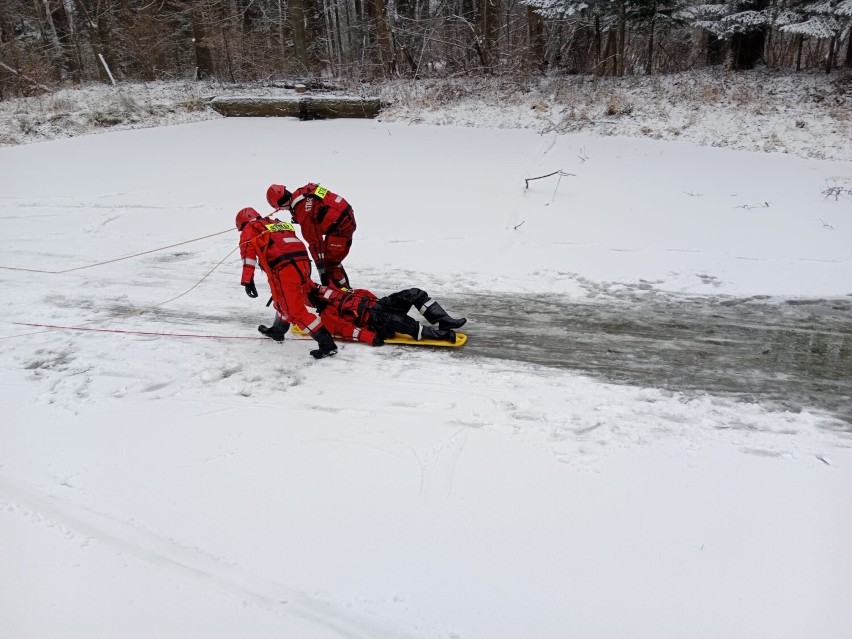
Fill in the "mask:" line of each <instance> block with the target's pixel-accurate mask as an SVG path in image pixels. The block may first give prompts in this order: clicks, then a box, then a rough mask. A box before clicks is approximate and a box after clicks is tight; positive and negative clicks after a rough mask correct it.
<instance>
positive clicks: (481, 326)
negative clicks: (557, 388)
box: [445, 292, 852, 431]
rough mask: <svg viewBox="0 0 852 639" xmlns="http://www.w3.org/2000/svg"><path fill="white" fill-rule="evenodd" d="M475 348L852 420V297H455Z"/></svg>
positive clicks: (620, 379) (470, 348) (610, 377)
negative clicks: (594, 298)
mask: <svg viewBox="0 0 852 639" xmlns="http://www.w3.org/2000/svg"><path fill="white" fill-rule="evenodd" d="M445 306H446V307H447V308H448V309H459V311H460V314H461V313H466V314H467V317H468V318H469V321H470V324H469V327H466V328H467V330H468V332H469V334H470V336H471V339H470V341H469V342H468V344H467V345H466V346H465V348H464V350H463V351H462V353H464V355H466V356H474V355H476V356H485V357H494V358H505V359H513V360H520V361H525V362H532V363H536V364H542V365H545V366H555V367H560V368H566V369H571V370H575V371H577V372H580V373H585V374H589V375H592V376H595V377H599V378H602V379H604V380H606V381H608V382H615V383H625V384H633V385H637V386H648V387H657V388H666V389H670V390H676V391H687V392H689V391H695V392H707V393H711V394H721V395H727V396H736V397H737V398H739V399H741V400H742V401H746V402H759V403H761V404H765V405H767V406H768V407H770V408H777V409H779V410H788V411H794V412H798V411H799V410H802V409H806V408H814V409H819V410H824V411H827V412H829V413H830V414H832V415H833V416H835V417H838V418H840V419H842V420H844V421H845V422H846V424H847V426H848V430H850V431H852V399H850V398H852V297H846V298H839V299H789V300H784V299H767V298H761V297H750V298H718V297H700V296H678V295H674V294H668V293H657V292H647V293H645V294H642V295H637V294H636V293H635V292H628V293H624V294H623V295H618V294H615V295H614V294H612V293H608V294H607V296H606V298H605V299H601V300H600V301H593V302H581V303H577V302H574V301H571V300H569V299H566V298H562V297H559V296H551V297H545V298H542V297H540V296H528V297H523V296H522V297H517V296H513V297H511V298H502V297H494V296H491V295H476V296H471V297H465V298H463V299H447V300H446V304H445Z"/></svg>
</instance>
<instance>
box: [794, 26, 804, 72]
mask: <svg viewBox="0 0 852 639" xmlns="http://www.w3.org/2000/svg"><path fill="white" fill-rule="evenodd" d="M796 45H797V46H796V71H801V70H802V49H803V48H804V46H805V36H803V35H802V34H801V33H799V34H797V35H796Z"/></svg>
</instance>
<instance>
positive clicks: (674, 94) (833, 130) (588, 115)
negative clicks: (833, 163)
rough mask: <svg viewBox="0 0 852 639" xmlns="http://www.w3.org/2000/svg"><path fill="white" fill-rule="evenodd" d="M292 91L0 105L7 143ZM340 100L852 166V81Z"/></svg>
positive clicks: (192, 90)
mask: <svg viewBox="0 0 852 639" xmlns="http://www.w3.org/2000/svg"><path fill="white" fill-rule="evenodd" d="M291 86H292V84H287V83H284V82H280V83H274V82H267V83H253V84H246V83H243V84H213V83H193V82H185V81H184V82H180V81H176V82H150V83H127V84H120V85H118V86H116V87H112V86H107V85H103V84H89V85H85V86H83V87H76V88H67V89H62V90H59V91H57V92H55V93H52V94H49V95H42V96H37V97H31V98H21V99H16V100H7V101H4V102H0V145H2V146H8V145H17V144H29V143H34V142H41V141H47V140H52V139H57V138H63V137H72V136H76V135H83V134H89V133H98V132H104V131H111V130H122V129H129V128H142V127H152V126H164V125H171V124H180V123H186V122H196V121H201V120H207V119H212V118H218V117H221V116H220V115H218V114H216V113H215V112H214V111H213V110H212V109H210V108H209V106H208V102H209V100H210V99H212V98H214V97H223V96H228V97H236V96H264V97H276V96H280V97H284V96H292V95H293V90H292V88H288V87H291ZM336 92H337V93H340V94H350V95H351V94H357V95H362V96H369V97H381V98H382V99H384V100H387V101H388V102H389V103H390V106H389V107H388V108H387V109H385V110H384V111H383V112H382V114H381V116H380V118H379V119H380V120H384V121H387V122H407V123H409V124H412V125H416V124H434V125H441V126H464V127H488V128H499V129H530V130H534V131H537V132H540V133H550V132H555V133H577V132H585V133H592V134H599V135H605V136H613V135H623V136H629V137H648V138H652V139H657V140H684V141H689V142H693V143H695V144H699V145H702V146H713V147H721V148H730V149H737V150H747V151H765V152H775V153H787V154H790V155H796V156H799V157H804V158H814V159H826V160H850V159H852V73H850V72H848V71H843V70H840V71H836V72H835V73H833V74H831V75H826V74H823V73H793V72H774V71H769V70H766V69H762V70H755V71H750V72H741V73H730V72H724V71H721V70H719V69H702V70H700V71H695V72H690V73H680V74H673V75H667V76H653V77H644V76H631V77H624V78H611V77H603V78H598V77H592V76H562V77H557V78H544V79H540V80H536V81H530V80H528V79H525V80H514V79H511V78H490V79H489V78H485V79H483V78H473V79H464V80H460V79H455V80H424V81H403V80H399V81H391V82H387V83H383V84H374V85H361V86H358V87H352V90H351V91H347V90H346V87H343V86H338V91H336Z"/></svg>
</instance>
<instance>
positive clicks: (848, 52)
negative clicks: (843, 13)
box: [844, 24, 852, 69]
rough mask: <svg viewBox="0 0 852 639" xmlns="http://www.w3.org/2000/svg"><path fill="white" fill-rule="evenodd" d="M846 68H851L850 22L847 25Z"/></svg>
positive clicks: (851, 30) (851, 38)
mask: <svg viewBox="0 0 852 639" xmlns="http://www.w3.org/2000/svg"><path fill="white" fill-rule="evenodd" d="M844 64H845V66H846V68H847V69H852V24H850V25H849V37H848V38H847V39H846V62H845V63H844Z"/></svg>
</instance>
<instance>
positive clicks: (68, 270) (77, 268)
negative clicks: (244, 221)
mask: <svg viewBox="0 0 852 639" xmlns="http://www.w3.org/2000/svg"><path fill="white" fill-rule="evenodd" d="M233 230H234V229H227V230H225V231H219V232H218V233H211V234H210V235H205V236H203V237H196V238H195V239H192V240H186V241H185V242H178V243H177V244H169V245H168V246H162V247H160V248H155V249H151V250H150V251H142V252H141V253H134V254H133V255H125V256H124V257H116V258H114V259H111V260H106V261H103V262H95V263H94V264H86V265H85V266H75V267H74V268H66V269H64V270H62V271H46V270H41V269H37V268H19V267H16V266H0V269H3V270H6V271H23V272H25V273H47V274H48V275H60V274H62V273H71V272H72V271H82V270H83V269H84V268H92V267H93V266H103V265H104V264H112V263H113V262H121V261H122V260H129V259H132V258H134V257H140V256H141V255H148V254H149V253H156V252H157V251H165V250H166V249H170V248H174V247H176V246H183V245H184V244H191V243H192V242H198V241H199V240H206V239H207V238H209V237H216V236H217V235H224V234H225V233H230V232H231V231H233Z"/></svg>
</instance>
